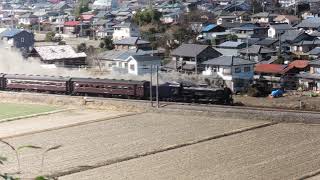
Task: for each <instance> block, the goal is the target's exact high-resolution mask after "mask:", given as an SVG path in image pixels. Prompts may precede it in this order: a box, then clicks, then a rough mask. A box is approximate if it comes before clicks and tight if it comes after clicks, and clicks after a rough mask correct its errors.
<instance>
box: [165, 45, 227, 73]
mask: <svg viewBox="0 0 320 180" xmlns="http://www.w3.org/2000/svg"><path fill="white" fill-rule="evenodd" d="M171 56H172V61H171V62H170V63H169V64H168V65H167V67H168V68H169V69H170V68H171V69H173V70H175V71H180V72H187V73H196V74H197V73H201V71H202V69H203V66H202V62H204V61H206V60H209V59H213V58H216V57H219V56H221V53H219V52H218V51H217V50H215V49H213V48H212V47H211V46H208V45H199V44H182V45H181V46H179V47H178V48H177V49H175V50H173V51H172V52H171Z"/></svg>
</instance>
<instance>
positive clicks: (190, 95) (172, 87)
mask: <svg viewBox="0 0 320 180" xmlns="http://www.w3.org/2000/svg"><path fill="white" fill-rule="evenodd" d="M152 89H153V96H154V97H155V94H154V93H155V87H154V86H153V87H152ZM0 90H3V91H28V92H30V91H31V92H45V93H53V94H66V95H87V96H103V97H118V98H130V99H131V98H132V99H149V98H150V82H148V81H131V80H115V79H97V78H95V79H93V78H74V77H55V76H39V75H25V74H0ZM159 99H160V100H161V101H174V102H195V103H213V104H232V92H231V91H230V89H228V88H222V89H221V88H219V89H209V88H203V87H193V86H185V85H183V84H181V83H180V84H177V83H166V84H162V85H160V86H159Z"/></svg>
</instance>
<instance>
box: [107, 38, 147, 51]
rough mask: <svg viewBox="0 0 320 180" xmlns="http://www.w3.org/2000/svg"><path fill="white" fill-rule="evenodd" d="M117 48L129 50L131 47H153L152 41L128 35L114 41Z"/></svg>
mask: <svg viewBox="0 0 320 180" xmlns="http://www.w3.org/2000/svg"><path fill="white" fill-rule="evenodd" d="M113 44H114V45H115V49H116V50H129V49H149V50H150V49H151V43H150V42H149V41H145V40H142V39H140V38H139V37H128V38H125V39H121V40H116V41H114V42H113Z"/></svg>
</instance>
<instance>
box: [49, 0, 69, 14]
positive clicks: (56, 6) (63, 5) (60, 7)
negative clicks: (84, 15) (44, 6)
mask: <svg viewBox="0 0 320 180" xmlns="http://www.w3.org/2000/svg"><path fill="white" fill-rule="evenodd" d="M70 8H72V7H71V6H70V5H69V4H68V3H67V2H66V1H60V2H59V3H57V4H54V5H53V6H52V10H53V11H55V12H65V10H67V9H70Z"/></svg>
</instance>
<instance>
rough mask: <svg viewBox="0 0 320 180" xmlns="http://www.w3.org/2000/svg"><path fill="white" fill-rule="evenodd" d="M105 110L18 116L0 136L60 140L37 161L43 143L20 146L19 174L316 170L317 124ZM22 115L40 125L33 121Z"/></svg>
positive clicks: (211, 174) (256, 175) (288, 175)
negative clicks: (27, 146) (83, 113)
mask: <svg viewBox="0 0 320 180" xmlns="http://www.w3.org/2000/svg"><path fill="white" fill-rule="evenodd" d="M82 111H84V110H82ZM113 113H114V114H113V115H111V114H112V113H111V112H108V111H105V112H101V111H99V112H95V111H91V112H89V111H88V114H86V113H85V114H86V115H83V116H82V115H79V116H71V115H69V116H67V115H66V114H64V115H63V114H60V115H61V117H62V119H59V118H58V117H59V115H58V114H55V115H49V116H44V117H43V118H42V119H43V120H45V121H44V122H46V119H51V121H49V120H47V121H48V123H41V121H39V119H37V118H31V119H25V120H19V121H21V126H25V128H20V127H19V121H14V122H7V123H6V124H0V130H1V129H3V130H5V129H6V127H14V126H17V127H19V128H18V129H17V131H16V132H15V133H14V134H12V131H8V132H7V133H8V134H6V133H3V134H2V135H1V136H3V137H5V136H8V135H11V137H7V138H4V139H5V140H6V141H8V142H9V143H11V144H13V145H14V146H15V147H18V146H21V145H36V146H40V147H43V148H44V149H46V148H49V147H52V146H56V145H62V147H61V148H59V149H57V150H54V151H51V152H49V153H47V154H46V155H45V161H44V166H43V167H41V158H42V153H43V151H44V149H41V150H34V149H23V150H22V151H21V152H20V159H21V169H22V174H21V176H22V177H23V178H26V177H33V176H35V175H39V174H48V175H51V176H58V177H59V179H66V180H67V179H80V180H81V179H184V180H185V179H235V177H237V179H260V178H261V179H296V178H299V177H303V176H305V175H308V174H312V173H316V172H317V171H319V170H320V156H319V155H320V151H318V149H319V148H320V136H318V134H319V133H320V126H319V125H313V124H293V123H291V124H288V123H278V122H271V121H262V120H259V121H258V120H255V119H245V118H242V117H241V118H240V117H238V118H237V117H232V118H231V117H230V118H226V117H223V116H220V117H217V116H210V115H203V116H202V115H198V114H197V115H190V113H189V115H182V114H180V113H164V112H162V113H136V114H133V113H131V114H128V113H127V112H116V113H115V112H113ZM80 114H81V113H80ZM50 116H51V117H50ZM104 116H106V118H105V119H103V118H102V119H101V117H104ZM53 117H54V118H53ZM72 117H74V118H72ZM108 117H109V118H108ZM54 119H57V122H58V123H59V124H60V125H59V126H58V125H55V126H54V125H53V124H54V123H52V122H54ZM72 119H73V120H72ZM77 119H78V120H77ZM79 119H82V120H81V121H80V120H79ZM49 122H50V123H49ZM26 123H27V124H28V123H31V124H32V123H33V124H34V125H35V124H37V123H39V124H40V125H38V126H36V125H35V126H36V127H37V128H36V129H34V128H32V127H33V125H32V126H31V125H30V126H26ZM41 124H42V125H41ZM20 131H21V132H20ZM0 149H1V155H3V156H6V157H8V158H9V160H8V162H7V164H6V165H5V166H4V167H1V168H0V171H1V172H3V171H5V172H14V171H16V169H17V162H16V161H15V156H14V153H13V152H12V151H10V149H9V148H8V147H6V146H5V145H0Z"/></svg>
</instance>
